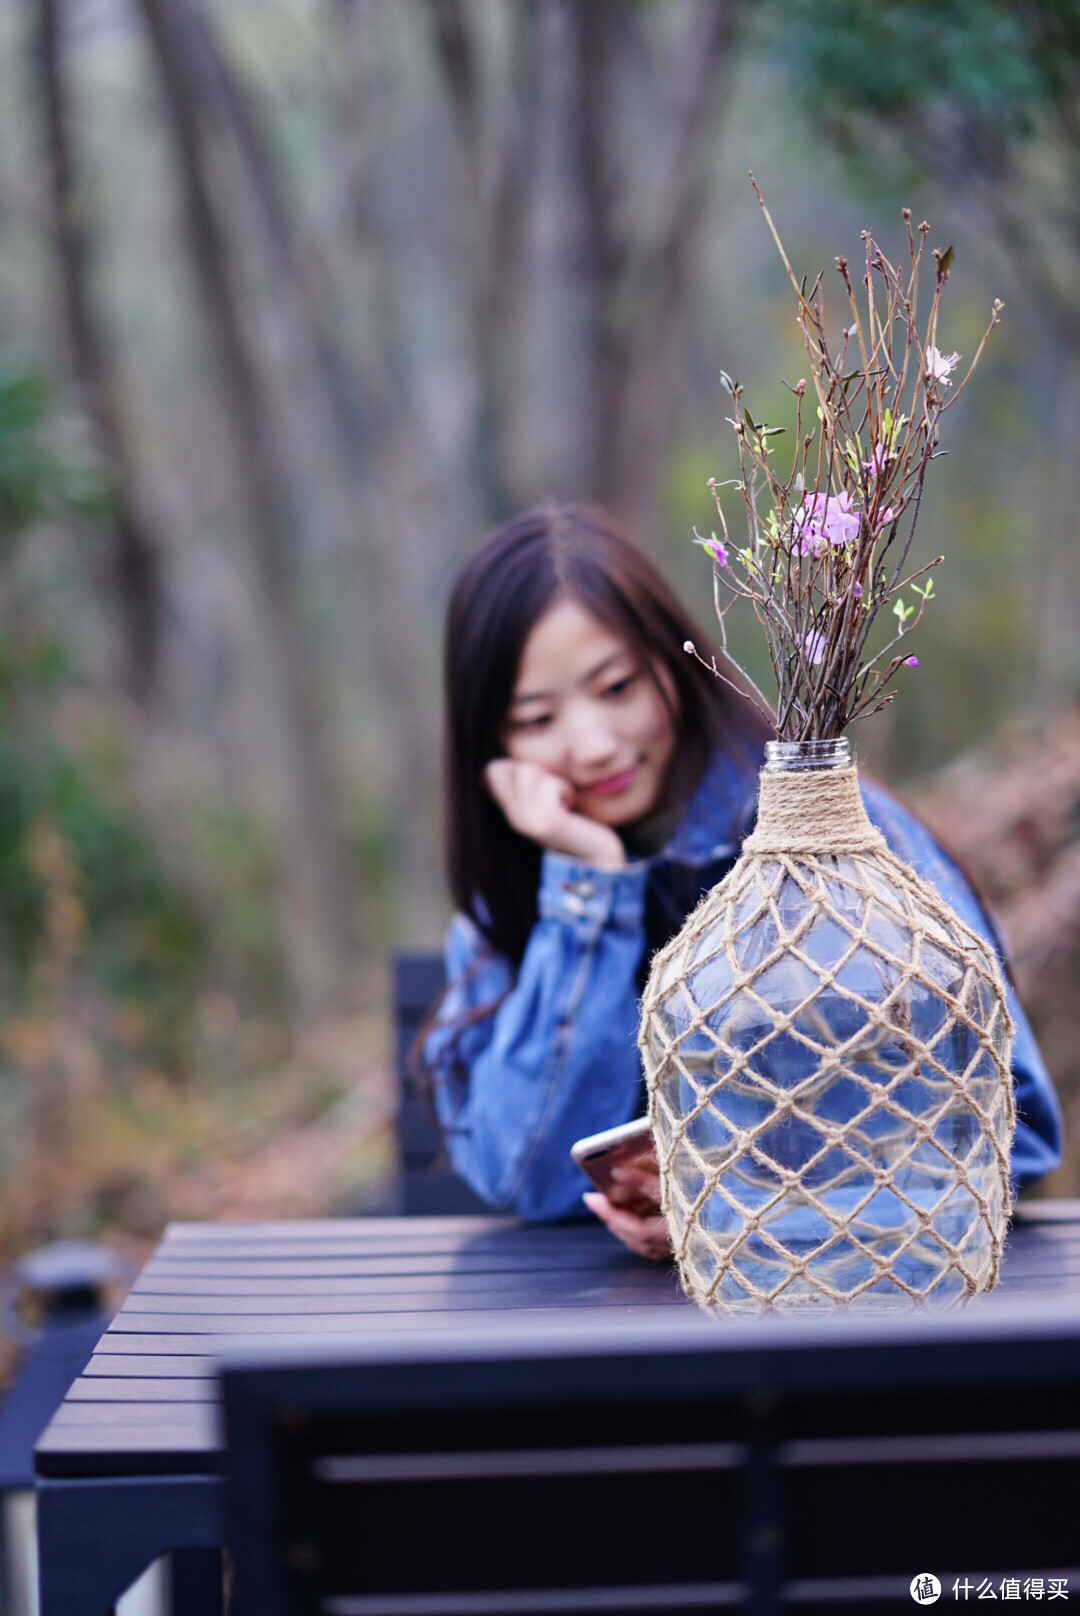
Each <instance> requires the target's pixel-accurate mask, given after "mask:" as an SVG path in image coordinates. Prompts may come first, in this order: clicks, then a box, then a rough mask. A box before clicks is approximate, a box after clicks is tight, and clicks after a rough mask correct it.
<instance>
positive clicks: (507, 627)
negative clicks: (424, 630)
mask: <svg viewBox="0 0 1080 1616" xmlns="http://www.w3.org/2000/svg"><path fill="white" fill-rule="evenodd" d="M560 597H569V598H570V599H572V600H575V601H577V602H578V604H579V605H581V606H583V607H584V608H585V609H586V610H587V611H589V612H591V613H592V615H593V616H594V617H596V618H597V619H598V620H599V621H600V622H601V623H603V624H604V626H605V628H608V629H610V630H611V631H612V632H613V633H615V634H618V635H619V636H620V637H621V638H622V639H623V640H624V641H625V643H626V644H627V645H628V646H629V648H630V650H631V651H632V652H633V654H634V655H635V656H636V657H638V658H640V660H641V663H642V665H643V667H644V668H645V669H646V670H647V671H648V672H649V673H651V675H652V677H653V678H654V679H656V681H657V688H658V689H659V691H660V693H661V696H662V697H663V699H664V700H665V702H666V703H667V704H668V706H669V709H670V711H671V716H672V720H673V723H674V726H675V751H674V756H673V761H672V765H671V769H670V771H669V776H668V780H667V782H666V787H665V803H666V805H667V806H670V807H671V808H673V809H679V808H681V807H682V806H683V805H684V804H685V803H686V802H687V800H688V799H689V797H690V794H691V793H692V792H693V790H694V787H695V786H696V785H697V783H698V781H699V780H700V778H701V775H702V773H703V772H704V769H705V766H706V764H707V762H708V759H709V757H710V756H711V754H712V753H713V752H714V751H715V750H716V749H717V748H718V747H720V746H723V747H727V748H729V749H741V748H743V747H745V748H746V749H747V751H748V752H749V751H750V750H751V749H753V748H755V747H756V748H758V749H760V744H761V741H762V740H763V739H764V738H765V737H766V735H767V733H768V732H767V730H766V727H765V724H764V721H763V720H762V719H761V718H760V716H759V715H758V714H757V712H756V711H755V709H754V708H753V707H752V706H751V704H750V703H749V701H747V700H744V699H743V698H742V697H741V696H740V695H738V694H737V693H735V692H733V691H732V690H731V689H730V688H729V687H728V686H726V685H724V684H723V683H722V682H721V681H720V680H718V679H714V678H711V677H710V676H709V675H708V674H706V673H705V672H704V671H703V669H702V668H701V667H700V665H699V664H697V663H696V662H695V661H694V660H693V659H692V658H690V657H689V656H687V655H686V653H685V652H684V650H683V644H684V642H685V641H686V640H693V641H694V643H695V644H696V645H697V646H698V647H699V648H700V649H702V650H704V649H705V648H706V647H707V643H708V642H707V640H706V639H705V637H704V636H703V635H702V632H701V630H700V628H698V627H697V625H696V624H695V623H694V622H693V621H692V619H691V618H690V617H689V616H688V614H687V613H686V611H685V610H684V609H683V607H682V606H681V605H680V604H679V602H678V600H677V599H676V598H675V596H674V594H673V593H672V591H671V590H670V589H669V588H668V586H667V584H666V583H665V582H664V580H663V578H661V576H660V574H659V573H658V572H657V571H656V569H655V567H654V566H653V565H652V563H651V562H650V561H648V560H647V559H646V557H645V556H644V555H642V553H641V551H640V550H637V549H635V547H634V546H633V545H632V544H631V543H630V541H629V540H628V539H627V538H625V537H624V536H623V535H622V534H621V533H620V532H619V530H618V529H617V528H616V527H615V525H614V524H613V523H612V521H611V520H610V518H609V517H607V516H606V515H604V514H603V513H602V512H600V511H598V510H594V509H591V508H589V507H587V506H581V505H568V506H562V507H546V508H541V509H536V510H531V511H526V512H525V513H524V515H521V516H517V517H515V518H514V519H513V520H512V521H510V522H507V523H506V524H505V525H504V526H502V527H500V528H498V529H496V531H495V532H494V533H492V534H490V535H489V537H488V538H487V539H486V540H485V542H484V543H483V545H482V546H481V547H480V549H479V550H477V551H476V553H475V554H474V555H473V556H472V557H471V558H470V560H469V561H468V562H467V563H466V565H465V568H464V570H463V571H462V573H461V575H460V577H459V578H458V581H457V584H456V586H455V588H454V591H453V594H452V596H451V598H450V605H449V610H448V614H447V624H446V643H445V693H446V716H445V738H444V748H445V750H444V767H445V792H444V805H445V850H446V867H447V875H448V879H449V885H450V892H451V895H452V897H453V900H454V903H455V906H456V907H457V908H458V909H459V910H461V911H462V912H463V913H465V914H467V915H469V916H470V917H471V919H472V920H473V921H474V922H475V924H476V925H477V927H478V928H479V929H480V931H481V932H482V934H483V935H484V936H485V937H486V938H487V940H488V942H489V943H490V944H491V946H492V947H493V948H494V949H495V950H496V951H497V952H498V953H500V954H503V955H505V956H506V957H507V958H508V959H510V960H511V961H513V962H514V963H515V964H518V963H520V960H521V957H522V955H523V954H524V952H525V945H526V942H527V941H528V938H529V933H530V932H531V931H532V929H533V926H534V925H535V924H536V919H537V890H538V887H539V883H540V860H541V857H542V850H541V848H540V847H539V846H538V845H537V844H536V843H535V842H533V841H531V840H529V838H528V837H525V836H522V835H520V834H519V832H517V831H516V830H514V829H513V828H512V826H511V825H510V824H509V823H508V821H507V819H506V817H505V815H504V814H503V812H502V810H501V808H499V807H498V805H497V804H496V802H495V800H494V798H493V797H492V796H491V795H490V794H489V792H488V791H487V789H486V788H485V786H484V784H483V772H484V768H485V766H486V765H487V764H488V763H490V761H491V760H492V758H495V757H499V756H500V755H501V753H502V749H503V748H502V744H501V735H502V732H503V726H504V724H505V721H506V715H507V712H508V710H509V706H510V701H511V698H512V696H513V693H514V684H515V682H516V679H517V674H518V668H519V665H520V662H521V657H522V652H523V650H524V647H525V642H526V639H527V638H528V636H529V634H530V632H531V631H532V628H533V626H534V625H535V624H536V622H537V621H538V619H539V618H540V617H542V616H543V614H544V613H545V612H546V611H547V609H548V607H549V606H550V605H551V604H552V603H553V602H554V601H555V600H556V599H558V598H560ZM661 670H662V671H663V672H664V673H666V675H667V676H668V679H669V680H670V690H671V691H673V693H674V696H673V699H672V698H671V697H670V696H669V695H668V693H667V692H666V691H665V689H664V683H663V681H662V680H661V679H660V678H659V677H658V674H659V673H660V671H661Z"/></svg>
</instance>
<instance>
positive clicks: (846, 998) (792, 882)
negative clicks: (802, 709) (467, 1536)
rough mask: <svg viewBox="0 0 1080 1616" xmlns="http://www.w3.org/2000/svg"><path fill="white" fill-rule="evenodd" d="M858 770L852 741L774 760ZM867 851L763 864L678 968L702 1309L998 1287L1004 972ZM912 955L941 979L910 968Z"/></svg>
mask: <svg viewBox="0 0 1080 1616" xmlns="http://www.w3.org/2000/svg"><path fill="white" fill-rule="evenodd" d="M829 749H831V750H829ZM850 761H851V758H850V750H849V749H848V746H847V742H846V741H841V742H832V741H830V742H808V743H807V742H797V743H773V744H772V745H771V746H770V748H769V756H768V759H767V762H766V769H777V768H787V767H794V768H821V767H833V768H836V767H843V766H845V765H846V764H849V763H850ZM858 862H859V868H858V870H856V869H855V867H854V861H853V859H852V858H850V857H845V856H841V855H837V856H832V857H827V858H819V859H817V860H815V861H814V862H813V863H808V864H806V865H804V866H799V867H798V868H797V870H796V872H795V873H792V871H791V869H790V868H788V867H786V866H785V862H784V861H782V860H780V859H776V860H772V859H766V860H764V861H763V862H762V863H761V864H760V865H759V866H758V870H757V874H756V875H755V878H754V879H753V880H752V881H749V882H746V883H744V884H743V886H742V888H741V890H739V889H738V888H736V896H735V897H734V899H733V901H732V907H730V908H729V909H728V910H726V912H725V914H724V919H723V925H722V931H723V938H722V939H718V937H717V936H716V935H713V934H710V933H708V932H706V933H705V934H704V935H703V936H702V937H700V938H699V939H698V941H697V943H696V944H695V946H694V952H693V955H692V956H691V957H690V959H689V960H686V959H685V958H684V959H683V960H682V962H681V964H680V965H679V966H678V968H676V965H675V964H674V963H673V962H669V965H668V966H667V967H666V969H668V971H669V972H670V974H671V977H672V981H671V988H670V991H667V990H666V988H665V983H664V981H663V980H662V979H661V982H660V984H659V985H660V993H661V997H660V1001H659V1005H658V1007H657V1008H656V1009H655V1010H654V1012H653V1014H652V1015H651V1017H650V1018H649V1019H648V1022H647V1025H646V1030H645V1037H646V1041H647V1042H651V1044H652V1049H651V1050H650V1051H649V1052H648V1055H649V1057H651V1058H650V1059H649V1064H650V1069H655V1070H656V1071H657V1073H658V1076H657V1084H658V1089H659V1093H658V1094H657V1096H655V1098H654V1107H653V1115H654V1123H655V1126H656V1128H657V1132H658V1139H659V1144H660V1152H661V1160H662V1161H663V1160H664V1159H665V1157H667V1156H668V1155H669V1153H670V1152H671V1147H672V1144H673V1141H674V1140H676V1139H678V1141H679V1142H678V1143H677V1144H675V1146H674V1152H673V1154H671V1155H670V1162H669V1168H668V1171H669V1174H670V1178H671V1185H670V1190H669V1203H670V1207H671V1211H670V1212H669V1217H672V1218H673V1219H674V1221H675V1223H676V1224H677V1225H680V1231H679V1232H685V1229H686V1227H687V1226H688V1225H689V1228H690V1234H689V1241H688V1248H687V1258H688V1261H689V1266H692V1268H693V1270H694V1271H695V1274H696V1287H695V1288H699V1287H700V1286H702V1285H704V1286H705V1287H706V1289H707V1292H708V1294H707V1295H706V1297H705V1298H701V1297H700V1296H699V1299H705V1300H708V1301H711V1302H715V1304H717V1305H719V1306H721V1307H723V1308H726V1309H729V1310H733V1311H735V1312H757V1311H759V1310H760V1309H761V1308H762V1307H763V1306H770V1307H776V1308H802V1309H811V1310H813V1309H827V1308H830V1307H832V1306H835V1305H836V1304H837V1298H839V1299H840V1300H842V1301H843V1302H845V1303H847V1304H848V1305H851V1306H853V1307H860V1308H874V1309H880V1308H906V1307H909V1306H911V1305H913V1304H916V1303H925V1305H927V1306H932V1307H944V1306H948V1305H951V1304H952V1303H955V1302H956V1301H958V1300H960V1299H962V1298H963V1297H964V1296H965V1295H969V1294H971V1293H972V1291H973V1289H983V1288H985V1286H986V1284H987V1283H989V1280H988V1274H989V1271H990V1269H991V1266H992V1256H993V1252H992V1247H993V1234H992V1231H993V1229H994V1228H1000V1227H1001V1226H1002V1222H1003V1219H1004V1216H1005V1214H1006V1212H1007V1208H1006V1207H1005V1205H1004V1200H1005V1197H1006V1195H1007V1189H1006V1186H1005V1183H1004V1178H1003V1174H1002V1172H1001V1163H1000V1156H999V1154H998V1151H997V1150H996V1149H995V1140H996V1141H997V1143H998V1145H999V1146H1000V1147H1002V1148H1003V1149H1004V1150H1005V1151H1006V1152H1007V1150H1008V1145H1009V1133H1010V1127H1011V1122H1010V1117H1009V1114H1008V1102H1007V1095H1006V1093H1005V1085H1004V1083H1003V1082H1002V1079H1001V1074H1000V1070H999V1068H998V1067H997V1065H996V1064H995V1061H994V1059H993V1056H992V1055H991V1052H990V1049H988V1048H987V1044H988V1043H989V1044H990V1045H991V1046H992V1047H993V1048H994V1050H995V1051H996V1053H997V1054H998V1056H999V1058H1001V1059H1003V1060H1004V1062H1005V1063H1006V1065H1007V1062H1008V1052H1009V1037H1010V1029H1009V1024H1008V1019H1007V1016H1006V1014H1005V1010H1004V1004H1003V1002H1002V1001H1001V997H1000V991H999V990H998V989H996V988H995V982H996V980H997V976H996V971H995V969H994V967H993V965H992V963H991V961H990V956H989V949H987V950H986V951H985V954H984V956H983V958H984V959H985V960H986V962H987V970H986V972H985V973H984V972H983V971H981V970H979V969H972V958H973V956H972V952H971V942H970V939H967V938H965V939H964V940H963V941H960V940H958V938H957V936H956V935H955V934H954V933H952V932H951V931H950V929H949V927H948V925H947V924H945V923H944V922H943V921H942V919H941V918H940V917H939V916H938V915H935V914H933V913H930V912H929V911H928V910H927V909H926V908H925V907H924V906H923V905H922V904H920V901H919V895H918V891H917V889H916V888H915V887H912V888H910V889H908V890H905V888H904V886H903V884H902V883H898V882H897V880H896V878H895V876H894V874H893V872H892V871H891V870H890V869H889V868H888V867H885V866H883V867H882V868H881V869H879V870H878V869H875V868H874V861H873V859H872V858H870V859H868V858H866V857H860V858H859V861H858ZM729 880H730V878H729ZM913 950H915V951H916V955H917V959H918V964H919V970H920V975H921V976H922V977H924V978H926V979H927V980H926V981H919V980H915V981H912V980H910V979H906V973H905V969H904V965H903V962H904V961H907V960H909V959H911V957H912V951H913ZM765 961H768V962H769V963H768V964H767V965H766V966H765V969H764V970H762V971H759V970H758V967H760V966H761V964H762V963H763V962H765ZM897 961H900V962H901V963H900V964H897V963H896V962H897ZM755 972H757V974H755ZM958 1005H959V1006H961V1007H962V1014H961V1015H960V1016H959V1017H958V1016H957V1015H956V1013H955V1007H956V1006H958ZM869 1007H876V1011H875V1013H880V1010H881V1007H884V1010H885V1014H884V1022H883V1024H879V1023H877V1022H876V1021H875V1019H874V1014H872V1013H871V1010H870V1008H869ZM695 1008H696V1010H697V1011H698V1012H700V1011H701V1010H707V1013H706V1014H705V1016H704V1020H703V1024H701V1025H697V1026H695V1025H694V1023H695V1021H697V1020H700V1019H701V1017H700V1015H695ZM913 1040H915V1041H917V1043H918V1044H919V1045H921V1046H923V1048H924V1049H926V1048H928V1049H929V1051H930V1054H929V1057H928V1058H924V1057H917V1054H916V1052H915V1051H914V1050H913ZM672 1050H674V1055H673V1057H672V1055H671V1054H670V1052H672ZM664 1051H668V1052H669V1054H668V1056H666V1057H665V1055H664ZM951 1074H962V1077H963V1082H962V1084H961V1085H959V1086H958V1085H957V1083H956V1082H954V1081H953V1077H952V1075H951ZM657 1101H660V1102H662V1103H657ZM980 1113H981V1115H980ZM984 1118H986V1119H989V1120H988V1122H987V1121H984V1120H983V1119H984ZM837 1126H839V1127H840V1128H841V1130H842V1132H841V1133H840V1136H839V1138H838V1137H837V1136H836V1131H835V1130H836V1128H837ZM830 1130H833V1132H832V1133H830ZM748 1133H749V1134H751V1136H752V1137H751V1140H750V1142H749V1143H748V1142H747V1135H748ZM957 1163H959V1164H962V1172H961V1171H958V1168H957ZM965 1178H966V1179H967V1183H966V1184H965V1182H964V1179H965ZM980 1201H981V1202H982V1206H980ZM686 1271H687V1265H686V1264H684V1277H685V1275H686ZM973 1281H974V1283H973Z"/></svg>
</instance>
